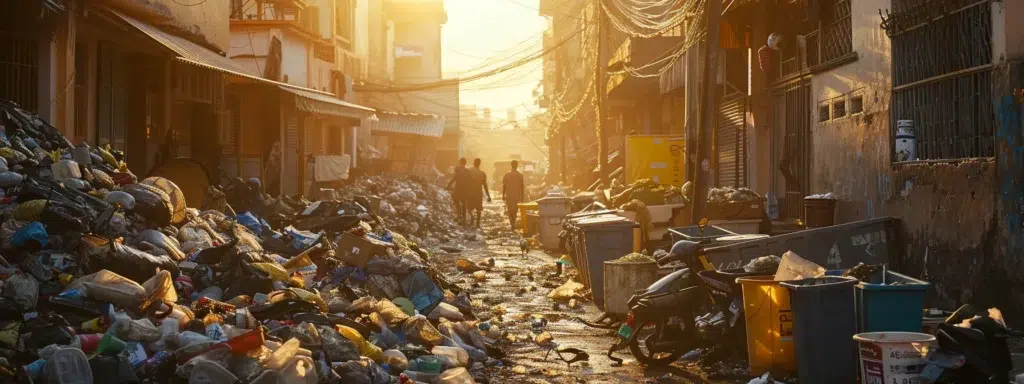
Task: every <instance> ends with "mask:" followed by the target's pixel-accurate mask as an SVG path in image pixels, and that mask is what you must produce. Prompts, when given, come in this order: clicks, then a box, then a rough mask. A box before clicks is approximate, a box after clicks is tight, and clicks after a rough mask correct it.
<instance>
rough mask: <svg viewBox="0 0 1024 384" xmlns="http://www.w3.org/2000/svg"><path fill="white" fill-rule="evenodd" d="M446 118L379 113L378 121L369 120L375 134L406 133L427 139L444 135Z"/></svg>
mask: <svg viewBox="0 0 1024 384" xmlns="http://www.w3.org/2000/svg"><path fill="white" fill-rule="evenodd" d="M444 120H445V119H444V117H443V116H438V115H427V114H420V113H395V112H385V111H377V119H376V121H373V120H372V119H369V120H367V121H366V122H364V124H369V126H370V130H372V131H374V132H388V133H404V134H409V135H418V136H426V137H441V135H442V134H444Z"/></svg>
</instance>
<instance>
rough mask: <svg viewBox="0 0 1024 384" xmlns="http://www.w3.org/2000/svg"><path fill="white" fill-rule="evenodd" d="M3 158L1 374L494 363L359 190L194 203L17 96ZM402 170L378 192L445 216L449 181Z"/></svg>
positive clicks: (447, 375) (0, 152) (404, 368)
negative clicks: (344, 195)
mask: <svg viewBox="0 0 1024 384" xmlns="http://www.w3.org/2000/svg"><path fill="white" fill-rule="evenodd" d="M0 157H2V160H0V196H2V197H0V216H2V223H3V224H2V225H0V281H2V284H0V382H4V383H21V382H26V383H28V382H36V383H40V382H42V383H92V382H118V383H141V382H161V383H174V382H190V383H192V382H196V383H212V382H223V383H233V382H238V381H241V382H253V383H278V382H284V383H318V382H323V383H390V382H398V381H402V382H405V381H408V380H410V379H411V380H414V381H422V382H439V383H472V382H475V380H479V379H480V378H481V377H482V376H481V372H482V370H483V368H484V367H485V365H497V364H498V362H497V361H496V360H495V359H493V358H492V356H500V350H497V349H496V348H494V347H493V344H492V343H493V341H494V340H496V339H497V338H499V337H500V334H499V333H500V332H499V331H498V328H497V326H491V325H490V323H487V322H480V321H477V320H476V317H475V316H474V314H473V312H472V310H471V305H470V302H471V299H470V297H469V295H468V293H466V292H464V291H462V290H461V289H460V287H458V286H457V285H456V284H453V283H451V282H449V281H447V280H446V279H445V278H444V277H443V276H441V275H440V274H439V273H438V272H437V271H436V270H434V269H433V268H431V267H430V266H428V265H427V264H426V263H425V261H426V259H427V258H428V257H429V253H427V252H426V251H425V250H423V249H422V248H420V246H419V245H418V244H417V243H416V242H415V241H413V240H411V237H410V238H407V237H405V236H402V235H401V234H400V233H399V232H398V231H396V230H395V228H394V227H389V226H388V225H386V223H387V222H388V221H387V220H385V219H382V218H381V217H380V216H379V215H377V214H376V213H375V212H374V210H373V209H371V207H370V205H372V204H370V203H369V201H370V200H369V199H368V198H366V197H364V196H354V197H351V198H348V199H343V200H332V201H316V202H309V201H306V200H303V199H301V198H281V199H272V198H270V197H269V196H267V195H266V194H264V193H262V191H261V190H260V185H259V184H260V183H259V180H249V181H241V180H238V181H236V182H235V184H233V185H232V186H230V187H229V188H226V189H225V190H224V191H221V190H219V189H216V188H211V191H210V192H211V193H210V196H208V200H213V202H212V203H211V204H207V205H208V206H214V207H217V208H216V209H210V210H205V211H199V210H197V209H195V208H192V207H189V206H188V205H187V202H186V201H185V197H184V194H183V193H182V191H181V189H180V188H179V187H178V186H177V185H176V184H175V183H174V182H172V181H171V180H168V179H165V178H160V177H150V178H145V179H143V180H141V181H139V180H138V178H137V177H136V176H135V175H133V174H132V173H131V172H130V171H128V169H127V167H126V165H125V163H124V161H123V158H124V156H123V154H121V153H118V152H116V151H111V150H109V149H106V148H89V147H87V146H84V145H78V146H73V145H72V144H71V143H70V142H69V141H68V140H67V139H66V138H64V137H63V136H62V135H61V134H60V133H59V132H58V131H57V130H56V129H54V128H53V127H52V126H50V125H49V124H47V123H46V122H45V121H43V120H41V119H39V118H38V117H37V116H34V115H31V114H29V113H27V112H25V111H23V110H21V109H20V108H18V107H17V106H15V105H13V104H10V103H6V102H0ZM368 184H370V185H383V184H382V183H379V182H377V184H374V182H371V183H368ZM399 185H400V186H401V187H400V189H398V190H396V191H376V192H379V193H381V194H383V195H384V196H388V194H397V195H399V196H400V197H401V199H402V200H404V201H417V200H424V201H426V203H424V204H435V205H436V206H432V207H430V208H429V209H431V211H429V215H423V216H421V217H422V218H421V219H418V221H417V223H418V225H419V226H420V228H419V232H418V233H421V234H423V233H429V232H430V231H443V230H446V228H447V226H446V225H445V224H443V223H445V222H447V221H450V214H449V213H450V210H445V209H446V208H445V207H444V206H445V204H444V202H446V201H450V198H446V197H435V196H439V195H441V196H444V195H442V194H443V193H444V192H443V191H439V190H437V189H430V188H428V187H425V186H423V185H421V184H418V183H415V182H412V181H409V182H406V183H399ZM384 192H388V193H387V194H385V193H384ZM411 193H414V194H416V195H417V197H419V198H412V197H411V196H406V195H409V194H411ZM406 197H409V198H408V199H407V198H406ZM431 199H434V201H433V202H432V201H431ZM395 201H396V202H397V201H398V200H395ZM229 202H230V203H229ZM396 205H399V204H397V203H396ZM233 206H234V207H233ZM399 206H400V207H401V208H402V209H406V208H407V206H406V204H401V205H399ZM394 215H397V214H394ZM430 215H435V216H439V217H437V218H434V219H428V218H426V217H427V216H430ZM406 216H413V217H415V215H408V214H406ZM394 221H395V222H397V220H394ZM272 223H273V224H272ZM285 223H287V224H288V225H282V224H285ZM474 377H476V379H474Z"/></svg>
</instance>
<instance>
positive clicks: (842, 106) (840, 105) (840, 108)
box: [832, 99, 846, 119]
mask: <svg viewBox="0 0 1024 384" xmlns="http://www.w3.org/2000/svg"><path fill="white" fill-rule="evenodd" d="M840 117H846V100H844V99H839V100H836V101H834V102H832V118H833V119H838V118H840Z"/></svg>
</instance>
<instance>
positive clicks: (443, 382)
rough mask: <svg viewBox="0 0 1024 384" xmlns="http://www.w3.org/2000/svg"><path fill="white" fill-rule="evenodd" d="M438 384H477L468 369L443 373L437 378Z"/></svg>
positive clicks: (450, 370) (454, 369) (460, 368)
mask: <svg viewBox="0 0 1024 384" xmlns="http://www.w3.org/2000/svg"><path fill="white" fill-rule="evenodd" d="M437 384H476V380H473V376H472V375H470V374H469V371H467V370H466V368H463V367H459V368H452V369H449V370H446V371H444V372H442V373H441V375H440V376H438V377H437Z"/></svg>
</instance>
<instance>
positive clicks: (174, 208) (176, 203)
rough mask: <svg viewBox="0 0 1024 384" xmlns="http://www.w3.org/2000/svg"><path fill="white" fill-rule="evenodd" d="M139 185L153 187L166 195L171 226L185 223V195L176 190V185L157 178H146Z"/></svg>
mask: <svg viewBox="0 0 1024 384" xmlns="http://www.w3.org/2000/svg"><path fill="white" fill-rule="evenodd" d="M139 184H146V185H151V186H154V187H156V188H159V189H160V190H162V191H164V193H166V194H167V196H168V197H169V198H170V202H171V223H172V224H180V223H181V222H182V221H185V209H186V208H188V205H187V204H186V203H185V193H183V192H182V191H181V188H178V185H177V184H174V182H173V181H170V180H168V179H166V178H163V177H158V176H151V177H147V178H145V179H143V180H142V181H140V182H139Z"/></svg>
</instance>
